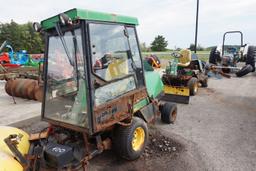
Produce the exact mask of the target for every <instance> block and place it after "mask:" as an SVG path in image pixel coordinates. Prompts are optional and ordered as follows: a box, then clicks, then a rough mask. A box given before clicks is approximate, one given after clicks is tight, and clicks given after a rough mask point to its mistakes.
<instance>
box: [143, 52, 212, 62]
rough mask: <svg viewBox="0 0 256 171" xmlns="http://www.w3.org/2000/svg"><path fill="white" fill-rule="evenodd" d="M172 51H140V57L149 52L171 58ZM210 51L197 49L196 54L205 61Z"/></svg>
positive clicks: (163, 57)
mask: <svg viewBox="0 0 256 171" xmlns="http://www.w3.org/2000/svg"><path fill="white" fill-rule="evenodd" d="M171 53H172V51H168V52H142V57H143V58H145V57H146V56H148V55H150V54H154V55H156V56H157V57H158V58H160V59H166V60H168V59H172V58H173V57H172V56H171ZM209 54H210V51H197V56H198V58H199V59H200V60H202V61H205V62H207V61H208V58H209Z"/></svg>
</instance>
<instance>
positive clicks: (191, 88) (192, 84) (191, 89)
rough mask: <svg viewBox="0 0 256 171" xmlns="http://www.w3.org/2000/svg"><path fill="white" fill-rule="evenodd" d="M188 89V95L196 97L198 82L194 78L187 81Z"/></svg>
mask: <svg viewBox="0 0 256 171" xmlns="http://www.w3.org/2000/svg"><path fill="white" fill-rule="evenodd" d="M188 88H189V93H190V95H191V96H194V95H196V93H197V91H198V80H197V78H195V77H192V78H191V79H190V80H189V81H188Z"/></svg>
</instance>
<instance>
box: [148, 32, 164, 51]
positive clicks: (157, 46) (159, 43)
mask: <svg viewBox="0 0 256 171" xmlns="http://www.w3.org/2000/svg"><path fill="white" fill-rule="evenodd" d="M167 46H168V41H166V40H165V38H164V37H163V36H161V35H158V36H157V37H155V40H154V41H153V42H152V43H151V50H152V51H165V50H166V47H167Z"/></svg>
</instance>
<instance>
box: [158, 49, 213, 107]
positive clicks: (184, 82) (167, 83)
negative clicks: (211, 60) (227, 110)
mask: <svg viewBox="0 0 256 171" xmlns="http://www.w3.org/2000/svg"><path fill="white" fill-rule="evenodd" d="M172 56H173V57H174V59H173V60H171V61H170V62H169V66H167V67H166V70H165V73H164V74H163V76H162V80H163V83H164V92H165V94H166V95H165V97H164V99H165V100H170V101H175V102H179V103H185V104H188V103H189V97H190V96H194V95H196V93H197V91H198V87H199V85H201V86H202V87H207V86H208V77H207V75H206V74H205V70H204V65H205V64H204V63H203V62H202V61H201V60H199V59H198V57H197V55H196V54H195V53H194V54H192V53H191V51H190V50H188V49H183V50H181V51H180V52H174V53H172Z"/></svg>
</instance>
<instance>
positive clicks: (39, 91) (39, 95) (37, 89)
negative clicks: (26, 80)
mask: <svg viewBox="0 0 256 171" xmlns="http://www.w3.org/2000/svg"><path fill="white" fill-rule="evenodd" d="M34 92H35V93H34V96H35V100H37V101H39V102H42V101H43V87H42V86H40V85H38V84H37V85H36V86H35V91H34Z"/></svg>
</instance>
